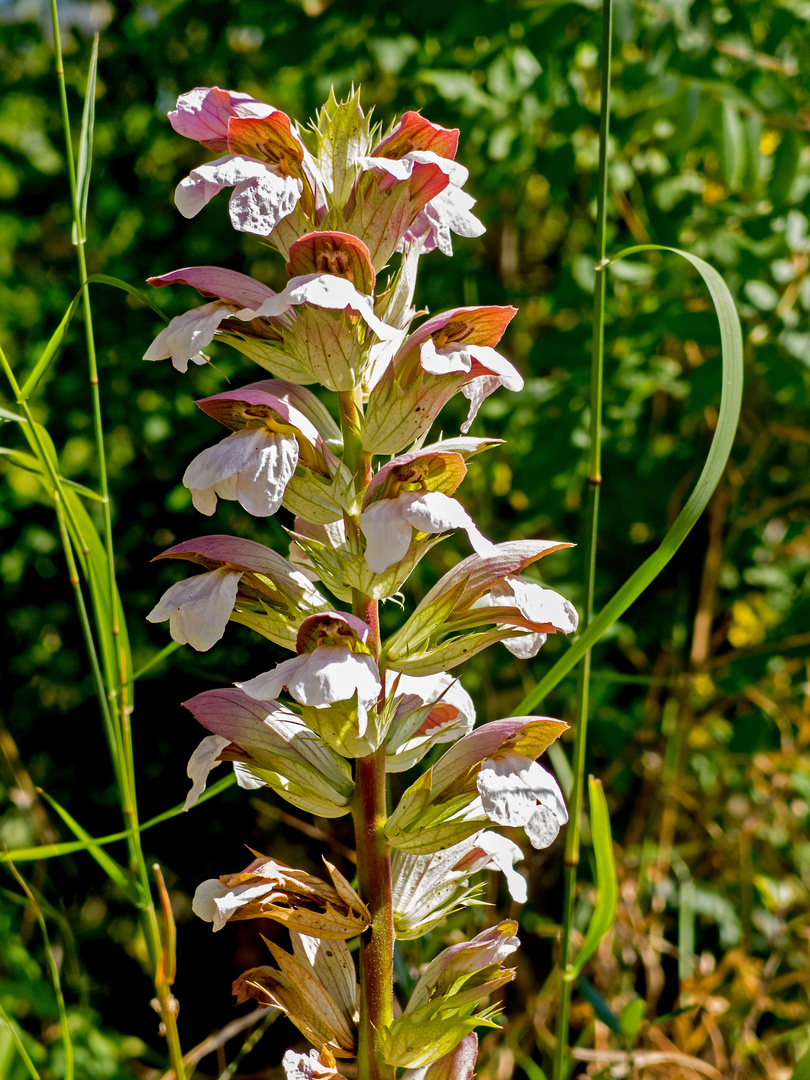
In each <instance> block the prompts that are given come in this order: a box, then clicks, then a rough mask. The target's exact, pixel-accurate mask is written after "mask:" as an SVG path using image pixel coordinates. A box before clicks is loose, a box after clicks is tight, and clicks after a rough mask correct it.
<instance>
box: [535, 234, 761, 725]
mask: <svg viewBox="0 0 810 1080" xmlns="http://www.w3.org/2000/svg"><path fill="white" fill-rule="evenodd" d="M641 251H666V252H674V253H675V254H676V255H680V256H681V257H682V258H684V259H687V260H688V261H689V262H690V263H691V264H692V265H693V266H694V267H695V269H696V270H697V271H698V272H699V273H700V275H701V277H702V278H703V281H704V282H705V284H706V286H707V288H708V290H709V293H710V294H711V297H712V300H713V302H714V308H715V312H716V314H717V321H718V323H719V325H720V342H721V348H722V380H721V385H722V396H721V400H720V415H719V417H718V420H717V428H716V430H715V433H714V436H713V438H712V442H711V446H710V447H709V453H708V456H707V458H706V461H705V463H704V465H703V470H702V472H701V474H700V476H699V477H698V480H697V483H696V484H695V487H694V489H693V491H692V494H691V495H690V496H689V499H688V501H687V503H686V505H685V506H684V508H683V510H681V512H680V514H678V517H677V518H676V519H675V522H674V523H673V525H672V527H671V529H670V530H669V532H668V533H667V534H666V536H665V537H664V539H663V540H662V541H661V544H660V546H659V547H658V549H657V550H656V551H654V552H653V554H652V555H651V556H650V557H649V558H648V559H647V560H646V561H645V562H643V563H642V564H641V566H640V567H639V568H638V570H636V571H635V573H634V574H632V575H631V576H630V577H629V578H628V579H627V581H626V582H625V583H624V585H622V587H621V588H620V589H619V590H618V592H616V593H615V594H614V596H613V597H612V598H611V599H610V600H609V601H608V603H607V604H606V605H605V606H604V607H603V608H602V610H601V611H600V612H599V614H598V615H596V616H595V618H594V619H593V621H592V622H591V624H590V626H589V627H588V629H587V630H585V631H584V632H583V633H582V634H581V636H580V637H578V638H577V640H576V641H575V642H574V643H573V644H572V645H571V647H570V648H569V649H568V650H567V652H565V653H564V654H563V656H562V657H561V658H560V659H559V660H558V661H557V663H556V664H555V665H554V667H553V668H551V670H550V671H549V672H548V673H547V674H546V675H545V677H544V678H543V679H541V680H540V682H539V683H538V684H537V685H536V686H535V687H534V689H533V690H530V691H529V693H528V694H527V695H526V697H525V698H524V699H523V701H521V703H520V704H519V705H518V706H517V708H516V709H515V715H522V714H524V713H529V712H531V711H532V710H533V709H534V708H535V707H536V705H537V704H538V702H540V701H542V700H543V698H544V697H545V696H546V694H548V693H549V692H550V691H551V690H553V689H554V687H555V686H556V685H557V683H559V682H560V680H561V679H563V678H564V677H565V676H566V675H567V674H568V672H569V671H571V670H572V668H574V667H575V666H576V664H577V663H578V662H579V661H580V660H581V659H582V657H583V656H584V655H585V653H586V652H588V650H589V649H591V648H593V646H594V645H595V644H596V642H597V641H599V639H600V638H601V637H602V635H603V634H604V633H605V632H606V631H607V630H609V629H610V627H611V626H612V625H613V624H614V623H615V622H616V620H617V619H619V618H621V616H622V615H623V614H624V612H625V611H626V610H627V609H628V608H629V607H630V605H631V604H632V603H633V601H634V600H636V599H637V598H638V597H639V596H640V595H641V593H642V592H644V590H645V589H646V588H647V586H648V585H649V584H650V583H651V582H652V581H653V580H654V579H655V578H656V577H657V576H658V574H660V573H661V571H662V570H663V569H664V567H665V566H666V565H667V563H668V562H669V560H670V559H671V558H672V556H673V555H674V554H675V552H676V551H677V550H678V548H679V547H680V546H681V544H682V543H683V542H684V540H685V539H686V537H687V536H688V535H689V533H690V532H691V530H692V527H693V526H694V524H695V522H696V521H697V520H698V518H699V517H700V515H701V514H702V513H703V511H704V510H705V509H706V506H707V504H708V502H709V499H710V498H711V496H712V493H713V492H714V489H715V488H716V487H717V484H718V482H719V480H720V477H721V476H722V475H723V470H724V469H725V467H726V462H727V461H728V458H729V454H730V453H731V446H732V443H733V442H734V435H735V433H736V431H737V423H738V421H739V418H740V406H741V404H742V386H743V342H742V330H741V329H740V320H739V318H738V316H737V311H736V309H735V307H734V301H733V300H732V298H731V293H730V292H729V291H728V287H727V285H726V283H725V282H724V281H723V279H722V278H721V277H720V275H719V274H718V273H717V271H716V270H715V269H714V268H713V267H711V266H709V264H708V263H707V262H704V261H703V259H699V258H698V257H697V256H696V255H690V254H689V252H688V251H680V250H679V249H678V248H669V247H661V246H660V245H658V244H642V245H640V246H638V247H632V248H627V249H626V250H624V251H622V252H620V253H619V254H618V255H616V256H615V257H614V258H613V259H612V260H611V262H617V261H618V260H619V259H623V258H625V257H626V256H628V255H634V254H636V253H638V252H641Z"/></svg>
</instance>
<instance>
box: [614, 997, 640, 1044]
mask: <svg viewBox="0 0 810 1080" xmlns="http://www.w3.org/2000/svg"><path fill="white" fill-rule="evenodd" d="M646 1015H647V1002H646V1001H645V1000H644V998H638V997H637V998H633V1000H632V1001H628V1002H627V1004H626V1005H625V1007H624V1008H623V1009H622V1011H621V1012H620V1013H619V1027H620V1028H621V1032H622V1035H626V1036H627V1038H628V1039H634V1038H635V1037H636V1036H637V1035H638V1032H639V1028H640V1027H641V1021H642V1020H643V1019H644V1017H645V1016H646Z"/></svg>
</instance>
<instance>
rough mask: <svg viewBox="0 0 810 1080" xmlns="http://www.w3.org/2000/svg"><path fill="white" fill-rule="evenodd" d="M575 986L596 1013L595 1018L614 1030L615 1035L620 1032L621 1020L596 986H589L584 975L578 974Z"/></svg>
mask: <svg viewBox="0 0 810 1080" xmlns="http://www.w3.org/2000/svg"><path fill="white" fill-rule="evenodd" d="M577 986H578V987H579V990H580V993H581V994H582V996H583V997H584V998H585V1000H586V1001H587V1002H588V1004H589V1005H590V1006H591V1008H592V1009H593V1011H594V1013H595V1014H596V1018H597V1020H601V1021H602V1023H603V1024H605V1025H606V1026H607V1027H609V1028H610V1030H611V1031H615V1032H616V1034H617V1035H619V1034H621V1030H622V1027H621V1020H620V1019H619V1017H618V1016H617V1015H616V1013H615V1012H614V1011H613V1009H611V1007H610V1006H609V1005H608V1003H607V1002H606V1001H605V999H604V998H603V997H602V995H601V994H600V993H599V991H598V990H597V989H596V987H594V986H591V984H590V983H589V982H588V980H587V979H586V978H585V977H584V975H580V977H579V979H577Z"/></svg>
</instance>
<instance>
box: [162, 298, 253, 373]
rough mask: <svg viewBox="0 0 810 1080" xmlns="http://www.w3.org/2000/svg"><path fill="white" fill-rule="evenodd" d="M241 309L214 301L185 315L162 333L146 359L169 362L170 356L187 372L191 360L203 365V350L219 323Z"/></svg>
mask: <svg viewBox="0 0 810 1080" xmlns="http://www.w3.org/2000/svg"><path fill="white" fill-rule="evenodd" d="M238 310H239V308H238V306H237V305H236V304H231V303H228V302H227V301H225V300H213V301H212V302H211V303H210V304H203V305H202V306H201V307H197V308H192V310H191V311H185V312H183V314H182V315H178V316H177V317H176V318H174V319H172V321H171V322H170V323H169V325H168V326H167V327H165V329H163V330H161V332H160V333H159V334H158V336H157V337H156V338H155V340H154V341H153V342H152V344H151V345H150V346H149V348H148V349H147V350H146V352H145V353H144V355H143V358H144V360H166V359H167V358H168V357H171V358H172V364H173V365H174V367H176V368H177V370H178V371H187V370H188V362H189V360H192V361H193V362H194V363H195V364H204V363H205V362H206V361H205V357H204V356H202V355H201V354H200V350H201V349H204V348H205V346H206V345H210V344H211V342H212V341H213V340H214V334H215V333H216V332H217V330H218V329H219V326H220V323H222V322H223V320H225V319H227V318H229V317H230V316H231V315H233V314H234V312H236V311H238Z"/></svg>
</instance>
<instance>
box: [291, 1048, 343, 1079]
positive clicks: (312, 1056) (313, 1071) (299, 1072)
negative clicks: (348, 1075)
mask: <svg viewBox="0 0 810 1080" xmlns="http://www.w3.org/2000/svg"><path fill="white" fill-rule="evenodd" d="M281 1064H282V1065H283V1066H284V1076H285V1077H286V1080H344V1077H343V1075H342V1073H339V1072H338V1070H337V1062H336V1061H335V1059H334V1057H333V1056H332V1053H331V1051H330V1050H329V1049H328V1048H327V1047H325V1048H324V1049H323V1050H321V1051H320V1053H319V1052H318V1051H317V1050H310V1052H309V1053H308V1054H297V1053H296V1052H295V1051H294V1050H288V1051H287V1052H286V1053H285V1055H284V1057H283V1058H282V1059H281Z"/></svg>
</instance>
